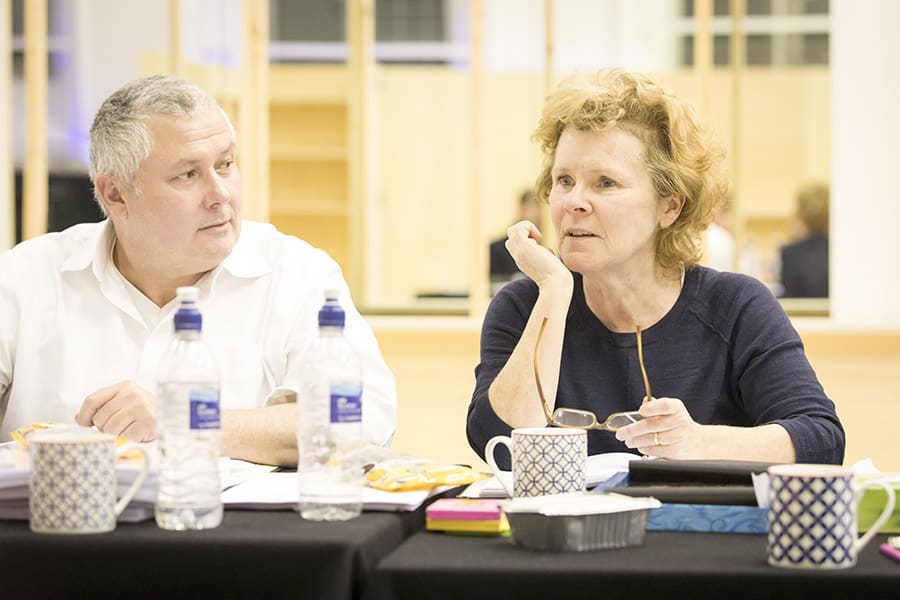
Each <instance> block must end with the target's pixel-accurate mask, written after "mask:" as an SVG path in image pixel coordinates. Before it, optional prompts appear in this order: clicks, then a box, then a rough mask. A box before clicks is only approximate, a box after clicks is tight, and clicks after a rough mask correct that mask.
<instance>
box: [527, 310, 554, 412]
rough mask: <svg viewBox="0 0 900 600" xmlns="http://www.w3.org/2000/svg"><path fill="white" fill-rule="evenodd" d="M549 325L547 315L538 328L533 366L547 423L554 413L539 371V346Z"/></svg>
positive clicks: (535, 381)
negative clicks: (551, 411)
mask: <svg viewBox="0 0 900 600" xmlns="http://www.w3.org/2000/svg"><path fill="white" fill-rule="evenodd" d="M546 326H547V317H544V320H543V321H541V328H540V329H539V330H538V336H537V341H536V342H535V343H534V356H533V357H532V366H533V367H534V383H535V385H537V393H538V397H539V398H540V399H541V408H543V409H544V416H545V417H546V418H547V423H552V422H553V415H551V414H550V406H549V405H548V404H547V399H546V398H545V397H544V387H543V386H542V385H541V376H540V374H539V373H538V348H540V346H541V338H542V337H544V328H545V327H546Z"/></svg>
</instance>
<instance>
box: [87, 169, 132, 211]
mask: <svg viewBox="0 0 900 600" xmlns="http://www.w3.org/2000/svg"><path fill="white" fill-rule="evenodd" d="M94 189H95V190H96V191H97V197H98V198H99V199H100V203H101V204H102V205H103V208H104V210H105V212H106V214H108V215H110V216H119V215H123V214H125V213H126V211H127V208H128V207H127V205H126V204H125V198H124V195H123V193H122V192H123V190H122V183H120V182H119V180H117V179H116V178H115V177H113V176H112V175H106V174H103V173H101V174H100V175H97V177H95V178H94Z"/></svg>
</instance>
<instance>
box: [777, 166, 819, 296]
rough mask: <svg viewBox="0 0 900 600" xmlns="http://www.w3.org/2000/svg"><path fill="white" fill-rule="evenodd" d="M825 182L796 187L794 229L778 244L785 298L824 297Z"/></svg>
mask: <svg viewBox="0 0 900 600" xmlns="http://www.w3.org/2000/svg"><path fill="white" fill-rule="evenodd" d="M828 192H829V190H828V186H827V185H825V184H822V183H813V184H809V185H806V186H803V187H802V188H800V189H799V190H798V191H797V197H796V213H795V220H794V223H795V231H794V233H793V235H792V238H793V239H795V240H796V241H794V242H793V243H791V244H787V245H785V246H782V247H781V284H782V285H783V286H784V291H783V293H782V294H781V295H782V296H784V297H789V298H827V297H828V208H829V204H830V198H829V193H828Z"/></svg>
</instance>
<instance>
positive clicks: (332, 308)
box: [319, 290, 344, 328]
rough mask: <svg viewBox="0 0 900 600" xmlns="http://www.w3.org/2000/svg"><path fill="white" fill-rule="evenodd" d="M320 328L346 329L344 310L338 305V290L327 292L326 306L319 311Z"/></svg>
mask: <svg viewBox="0 0 900 600" xmlns="http://www.w3.org/2000/svg"><path fill="white" fill-rule="evenodd" d="M319 327H341V328H343V327H344V309H343V308H341V305H340V304H339V303H338V292H337V290H325V304H323V305H322V308H321V309H320V310H319Z"/></svg>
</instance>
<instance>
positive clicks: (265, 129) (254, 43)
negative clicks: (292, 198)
mask: <svg viewBox="0 0 900 600" xmlns="http://www.w3.org/2000/svg"><path fill="white" fill-rule="evenodd" d="M241 24H242V28H241V66H240V85H239V90H238V94H239V95H238V105H239V119H238V147H239V148H240V156H239V157H238V160H239V162H238V164H239V165H240V168H241V174H242V176H243V185H244V190H243V203H244V205H243V216H244V218H246V219H252V220H255V221H268V220H269V152H268V149H269V2H268V0H242V2H241Z"/></svg>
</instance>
